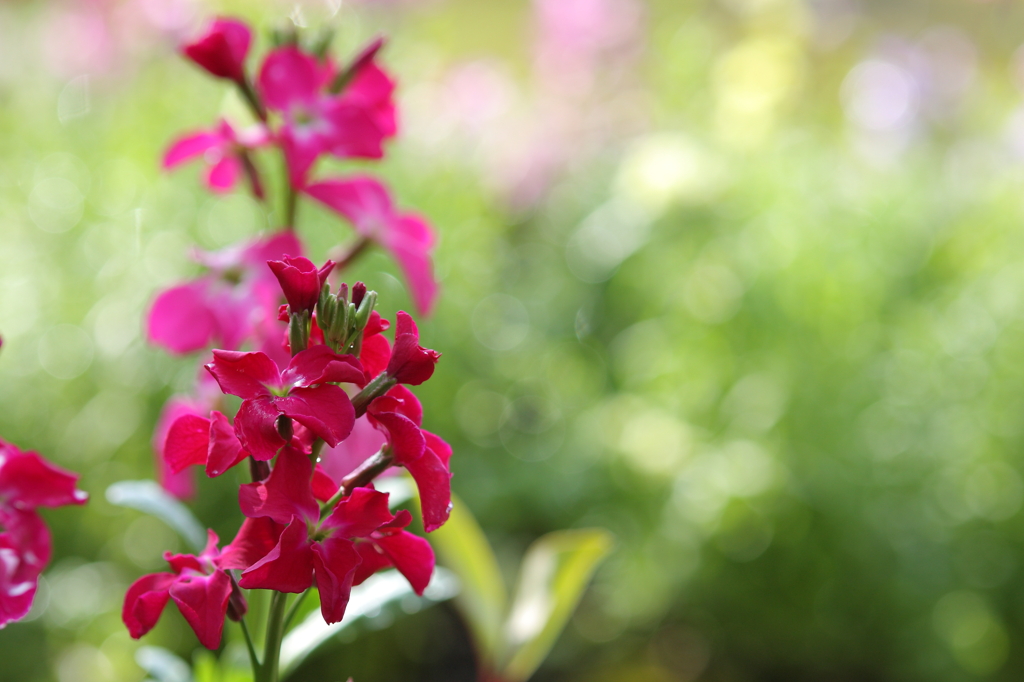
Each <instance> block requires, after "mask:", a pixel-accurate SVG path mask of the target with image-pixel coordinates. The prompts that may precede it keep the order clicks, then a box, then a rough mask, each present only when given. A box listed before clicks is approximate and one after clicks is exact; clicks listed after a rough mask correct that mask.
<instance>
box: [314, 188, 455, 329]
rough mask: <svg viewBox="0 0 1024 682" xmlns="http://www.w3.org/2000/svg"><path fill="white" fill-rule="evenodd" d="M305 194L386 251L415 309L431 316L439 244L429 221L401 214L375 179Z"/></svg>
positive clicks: (385, 189)
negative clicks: (435, 253) (399, 271)
mask: <svg viewBox="0 0 1024 682" xmlns="http://www.w3.org/2000/svg"><path fill="white" fill-rule="evenodd" d="M303 191H305V192H306V194H308V195H309V196H311V197H313V198H314V199H316V200H317V201H319V202H321V203H323V204H324V205H326V206H327V207H328V208H330V209H332V210H333V211H335V212H337V213H339V214H341V215H342V216H343V217H344V218H345V219H347V220H348V221H349V222H350V223H352V225H353V227H355V229H356V232H358V233H359V234H360V235H362V236H363V237H365V238H366V239H372V240H373V241H375V242H376V243H378V244H380V245H381V246H383V247H384V248H385V249H387V250H388V251H389V252H390V253H391V255H392V256H394V258H395V260H396V261H398V265H399V267H400V268H401V269H402V272H403V273H404V275H405V280H406V284H407V285H408V286H409V292H410V295H411V296H412V300H413V302H414V303H415V304H416V310H417V311H418V312H419V313H420V314H421V315H429V314H430V311H431V310H432V309H433V307H434V301H435V300H436V298H437V282H436V281H434V274H433V264H432V263H431V259H430V252H431V251H432V250H433V248H434V243H435V241H436V238H435V235H434V231H433V229H432V228H431V227H430V225H429V224H428V223H427V221H426V220H424V219H423V218H421V217H420V216H418V215H415V214H412V213H398V212H397V211H396V210H395V206H394V202H393V201H392V200H391V195H390V194H389V193H388V190H387V188H386V187H385V186H384V185H383V184H382V183H381V182H379V181H378V180H375V179H374V178H371V177H368V176H363V175H357V176H352V177H349V178H347V179H340V178H338V179H333V180H325V181H323V182H318V183H314V184H311V185H309V186H308V187H306V188H305V189H304V190H303Z"/></svg>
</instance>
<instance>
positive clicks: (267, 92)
mask: <svg viewBox="0 0 1024 682" xmlns="http://www.w3.org/2000/svg"><path fill="white" fill-rule="evenodd" d="M258 85H259V89H260V93H261V94H262V95H263V101H264V102H265V103H266V105H267V106H268V107H270V108H271V109H276V110H278V111H287V110H290V109H291V108H292V107H294V106H296V105H302V104H308V103H310V102H311V101H313V100H314V99H315V98H316V96H317V92H318V90H319V87H320V76H319V69H318V68H317V63H316V60H315V59H314V58H313V57H311V56H309V55H307V54H305V53H303V52H301V51H299V49H298V48H296V47H294V46H288V47H282V48H278V49H276V50H274V51H273V52H271V53H270V54H268V55H267V58H266V59H264V60H263V66H262V67H261V68H260V75H259V80H258ZM296 255H298V254H296Z"/></svg>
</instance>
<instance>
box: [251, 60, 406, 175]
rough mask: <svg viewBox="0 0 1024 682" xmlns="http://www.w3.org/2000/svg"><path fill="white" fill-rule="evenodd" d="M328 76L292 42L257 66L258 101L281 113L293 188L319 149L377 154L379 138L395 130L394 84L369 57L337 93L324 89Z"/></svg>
mask: <svg viewBox="0 0 1024 682" xmlns="http://www.w3.org/2000/svg"><path fill="white" fill-rule="evenodd" d="M332 76H333V70H332V69H331V68H329V67H328V66H325V65H321V64H319V63H318V62H317V60H316V59H315V58H314V57H312V56H311V55H308V54H306V53H304V52H302V51H301V50H299V49H298V48H296V47H294V46H288V47H282V48H279V49H277V50H274V51H273V52H271V53H270V54H269V55H267V58H266V59H265V60H264V62H263V66H262V68H261V69H260V74H259V80H258V85H259V90H260V93H261V94H262V96H263V101H264V102H265V103H266V105H267V107H268V108H270V109H273V110H275V111H279V112H281V114H282V116H283V117H284V124H283V125H282V127H281V131H280V137H281V144H282V147H283V149H284V153H285V158H286V159H287V162H288V169H289V176H290V178H291V182H292V185H293V186H295V187H301V186H302V185H303V184H304V183H305V178H306V173H307V171H308V170H309V168H310V167H311V166H312V165H313V163H314V162H315V161H316V159H317V158H318V157H319V156H320V155H321V154H332V155H334V156H338V157H341V158H365V159H379V158H381V157H382V156H383V155H384V150H383V147H382V144H383V142H384V140H385V139H386V138H389V137H392V136H394V135H395V133H396V131H397V125H396V124H395V113H394V104H393V102H392V93H393V91H394V83H393V82H392V81H391V79H390V78H389V77H388V76H387V74H385V73H384V72H383V71H382V70H380V68H379V67H377V66H376V64H374V63H373V61H372V57H371V58H370V59H367V60H365V61H364V63H363V64H362V66H361V67H360V68H359V70H358V73H356V74H355V76H354V78H353V80H352V82H351V83H350V84H349V86H348V88H346V90H345V92H343V93H341V94H332V93H331V92H329V91H328V86H329V84H330V82H331V80H332Z"/></svg>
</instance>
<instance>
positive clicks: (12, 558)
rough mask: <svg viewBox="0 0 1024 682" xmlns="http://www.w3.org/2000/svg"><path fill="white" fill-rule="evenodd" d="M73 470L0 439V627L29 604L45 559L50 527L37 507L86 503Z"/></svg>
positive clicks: (47, 559)
mask: <svg viewBox="0 0 1024 682" xmlns="http://www.w3.org/2000/svg"><path fill="white" fill-rule="evenodd" d="M77 481H78V476H76V475H75V474H72V473H70V472H68V471H64V470H63V469H60V468H58V467H56V466H54V465H53V464H50V463H49V462H47V461H46V460H45V459H43V458H42V457H40V456H39V454H38V453H35V452H22V451H21V450H19V449H18V448H17V447H16V446H14V445H11V444H10V443H5V442H4V441H2V440H0V628H2V627H4V626H5V625H6V624H7V623H9V622H11V621H15V620H18V619H20V618H23V617H24V616H25V614H27V613H28V612H29V609H31V608H32V599H33V597H35V594H36V586H37V584H38V582H39V574H40V573H42V572H43V569H44V568H45V567H46V564H47V563H48V562H49V561H50V531H49V530H48V529H47V527H46V524H45V523H44V522H43V519H42V517H40V516H39V513H38V512H37V511H36V509H38V508H39V507H63V506H64V505H68V504H85V502H86V500H88V499H89V496H88V495H86V494H85V493H84V492H82V491H81V490H79V489H78V488H77V487H76V485H77Z"/></svg>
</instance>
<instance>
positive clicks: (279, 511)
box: [238, 448, 434, 623]
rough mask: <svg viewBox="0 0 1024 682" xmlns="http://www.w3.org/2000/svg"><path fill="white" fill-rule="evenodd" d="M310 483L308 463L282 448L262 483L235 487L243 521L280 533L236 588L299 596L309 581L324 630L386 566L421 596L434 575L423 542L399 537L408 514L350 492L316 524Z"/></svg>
mask: <svg viewBox="0 0 1024 682" xmlns="http://www.w3.org/2000/svg"><path fill="white" fill-rule="evenodd" d="M312 475H313V465H312V464H311V463H310V461H309V458H308V457H306V456H305V455H304V454H303V453H301V452H298V451H297V450H294V449H292V448H285V449H284V450H282V452H281V456H280V457H279V458H278V460H277V464H276V466H275V467H274V470H273V472H272V473H271V474H270V478H269V479H267V480H266V481H265V482H262V483H250V484H248V485H243V486H241V488H240V490H239V495H238V498H239V504H240V505H241V507H242V512H243V513H244V514H245V515H246V516H249V517H251V518H260V517H266V518H269V519H271V520H273V521H274V522H276V523H279V524H287V526H286V527H285V529H284V531H283V532H282V533H281V536H280V538H279V540H278V542H277V545H276V546H275V547H274V548H273V549H272V550H271V551H270V552H269V553H268V554H267V555H266V556H264V557H263V558H262V559H260V560H259V561H257V562H256V563H254V564H253V565H252V566H250V567H248V568H247V569H246V570H245V571H244V572H243V573H242V578H241V580H239V585H241V586H242V587H245V588H258V589H271V590H278V591H280V592H303V591H305V590H306V589H308V588H309V587H310V586H311V585H312V584H313V578H314V576H315V577H316V585H317V589H318V590H319V592H320V611H321V613H322V614H323V617H324V620H325V621H326V622H327V623H337V622H339V621H340V620H341V619H342V617H343V616H344V614H345V607H346V606H347V605H348V599H349V592H350V590H351V588H352V585H353V584H356V583H358V582H360V581H361V580H365V579H366V577H369V575H371V574H372V573H373V572H374V571H376V570H379V569H380V568H383V567H385V566H395V567H396V568H397V569H398V570H399V572H401V573H402V575H404V576H405V577H406V579H408V580H409V583H410V584H411V585H412V587H413V589H414V590H415V591H416V593H417V594H422V593H423V590H425V589H426V587H427V583H429V582H430V575H431V574H432V573H433V570H434V552H433V550H432V549H431V548H430V545H429V544H428V543H427V541H426V540H424V539H423V538H420V537H417V536H415V535H413V534H412V533H409V532H407V531H405V530H403V529H404V528H405V527H406V526H407V525H408V524H409V522H410V521H411V515H410V514H409V512H407V511H404V510H403V511H400V512H399V513H398V515H397V516H393V515H392V514H391V512H389V511H388V495H387V494H386V493H380V492H377V491H376V490H373V489H372V488H356V489H355V490H354V491H353V492H352V494H351V495H350V496H349V497H347V498H345V499H343V500H342V501H341V502H339V503H338V505H337V506H336V507H335V508H334V509H333V510H332V511H331V513H330V515H328V516H327V517H326V518H324V519H321V518H320V508H319V505H318V504H317V502H316V499H315V498H314V497H313V491H312V489H311V486H310V479H311V477H312ZM364 557H365V559H364ZM364 561H365V562H366V565H365V566H363V565H362V564H363V563H364ZM360 569H361V570H360Z"/></svg>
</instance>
